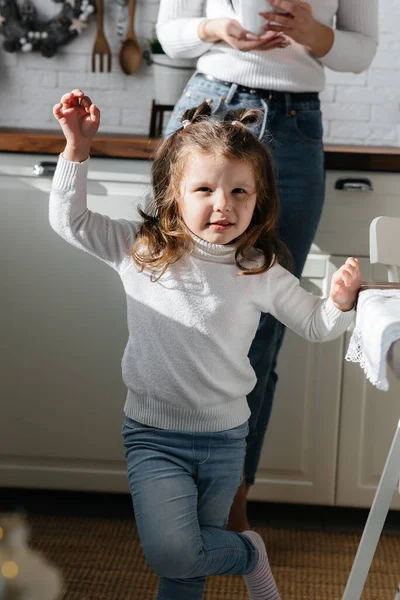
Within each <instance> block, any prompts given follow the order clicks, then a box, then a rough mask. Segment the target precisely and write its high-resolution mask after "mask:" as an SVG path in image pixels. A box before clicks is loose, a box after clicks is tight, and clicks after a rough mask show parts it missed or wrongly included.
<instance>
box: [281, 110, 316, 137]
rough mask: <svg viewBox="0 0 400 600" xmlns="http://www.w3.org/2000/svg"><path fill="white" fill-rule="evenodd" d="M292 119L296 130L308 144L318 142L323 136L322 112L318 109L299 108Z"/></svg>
mask: <svg viewBox="0 0 400 600" xmlns="http://www.w3.org/2000/svg"><path fill="white" fill-rule="evenodd" d="M289 118H290V119H293V121H294V124H295V128H296V132H297V134H298V135H299V136H300V137H301V139H302V140H303V141H305V142H308V143H310V144H320V143H321V142H322V137H323V133H324V132H323V128H322V114H321V111H320V110H299V111H297V113H296V115H295V116H294V117H289Z"/></svg>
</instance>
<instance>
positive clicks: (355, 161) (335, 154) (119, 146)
mask: <svg viewBox="0 0 400 600" xmlns="http://www.w3.org/2000/svg"><path fill="white" fill-rule="evenodd" d="M158 142H159V140H158V139H157V138H149V137H146V136H139V135H122V134H121V135H117V134H114V135H113V134H103V135H101V134H100V135H97V136H96V137H95V139H94V141H93V144H92V152H91V155H92V156H98V157H107V158H139V159H146V158H148V159H151V158H152V157H153V154H154V151H155V148H156V146H157V143H158ZM64 144H65V141H64V137H63V136H62V135H60V134H59V133H58V132H55V131H44V130H34V129H29V130H23V129H11V128H10V129H7V128H0V151H1V152H24V153H38V154H59V153H60V152H61V151H62V149H63V147H64ZM325 166H326V168H327V169H340V170H352V171H387V172H400V148H394V147H384V146H382V147H380V146H350V145H349V146H342V145H340V146H336V145H330V144H326V145H325Z"/></svg>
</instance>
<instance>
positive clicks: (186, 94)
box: [165, 75, 223, 138]
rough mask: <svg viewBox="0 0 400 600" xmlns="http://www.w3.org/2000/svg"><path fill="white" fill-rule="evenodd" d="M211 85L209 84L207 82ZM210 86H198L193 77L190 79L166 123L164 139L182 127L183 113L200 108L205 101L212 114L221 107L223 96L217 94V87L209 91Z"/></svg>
mask: <svg viewBox="0 0 400 600" xmlns="http://www.w3.org/2000/svg"><path fill="white" fill-rule="evenodd" d="M209 83H211V82H209ZM210 88H211V85H199V83H198V81H196V79H195V75H194V76H193V77H192V79H190V81H189V83H188V84H187V85H186V87H185V89H184V90H183V92H182V95H181V97H180V98H179V100H178V102H177V103H176V105H175V107H174V112H173V113H172V116H171V118H170V120H169V121H168V124H167V128H166V131H165V137H166V138H168V137H169V136H170V135H172V134H173V133H174V131H176V130H177V129H180V127H181V126H182V117H183V115H184V113H185V111H187V110H189V109H190V108H195V107H197V106H200V104H202V103H203V102H204V101H205V100H207V102H209V103H210V107H211V111H212V112H213V113H214V112H215V111H216V110H217V109H218V108H219V106H220V105H221V102H222V98H223V94H222V93H220V92H219V90H218V86H217V87H216V89H215V90H211V89H210Z"/></svg>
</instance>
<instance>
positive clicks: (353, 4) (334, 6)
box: [157, 0, 378, 92]
mask: <svg viewBox="0 0 400 600" xmlns="http://www.w3.org/2000/svg"><path fill="white" fill-rule="evenodd" d="M245 2H246V0H243V3H244V4H245ZM309 3H310V4H311V6H312V9H313V15H314V17H315V19H316V20H317V21H318V22H320V23H322V24H323V25H327V26H328V27H335V29H334V35H335V37H334V43H333V46H332V48H331V49H330V51H329V52H328V53H327V54H326V55H325V56H324V57H322V58H320V59H316V58H315V56H313V55H312V54H311V52H310V51H309V50H308V49H307V48H306V47H305V46H301V45H300V44H297V43H295V42H293V41H292V43H291V44H290V45H289V46H288V47H287V48H277V49H274V50H268V51H262V52H240V51H238V50H235V49H233V48H232V47H231V46H229V45H228V44H226V43H225V42H219V43H217V44H210V43H206V42H203V41H202V40H201V39H200V38H199V36H198V33H197V31H198V27H199V24H200V22H201V21H202V20H203V19H204V18H208V19H214V18H223V17H229V18H232V19H236V20H238V21H240V11H239V10H238V11H237V12H234V11H233V10H232V8H231V6H230V3H229V0H161V3H160V9H159V14H158V20H157V35H158V37H159V40H160V42H161V44H162V46H163V48H164V50H165V52H166V53H167V54H168V55H169V56H171V57H172V58H194V57H199V60H198V61H197V69H198V70H199V71H201V72H202V73H205V74H208V75H212V76H213V77H216V78H217V79H221V80H223V81H229V82H232V83H238V84H240V85H245V86H248V87H251V88H262V89H267V90H278V91H284V92H310V91H311V92H320V91H322V90H323V88H324V84H325V76H324V68H323V67H324V65H325V66H327V67H329V68H330V69H333V70H334V71H349V72H354V73H359V72H361V71H364V70H365V69H367V68H368V67H369V65H370V64H371V62H372V59H373V57H374V55H375V52H376V48H377V43H378V0H309ZM237 4H238V0H235V1H234V5H235V6H236V5H237ZM265 6H266V9H267V8H268V4H267V2H265Z"/></svg>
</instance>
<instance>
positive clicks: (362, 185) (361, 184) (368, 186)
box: [335, 177, 374, 192]
mask: <svg viewBox="0 0 400 600" xmlns="http://www.w3.org/2000/svg"><path fill="white" fill-rule="evenodd" d="M335 190H343V191H345V192H372V191H373V190H374V188H373V187H372V183H371V180H370V179H367V178H365V179H362V178H361V179H360V178H352V177H341V178H340V179H337V180H336V183H335Z"/></svg>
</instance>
